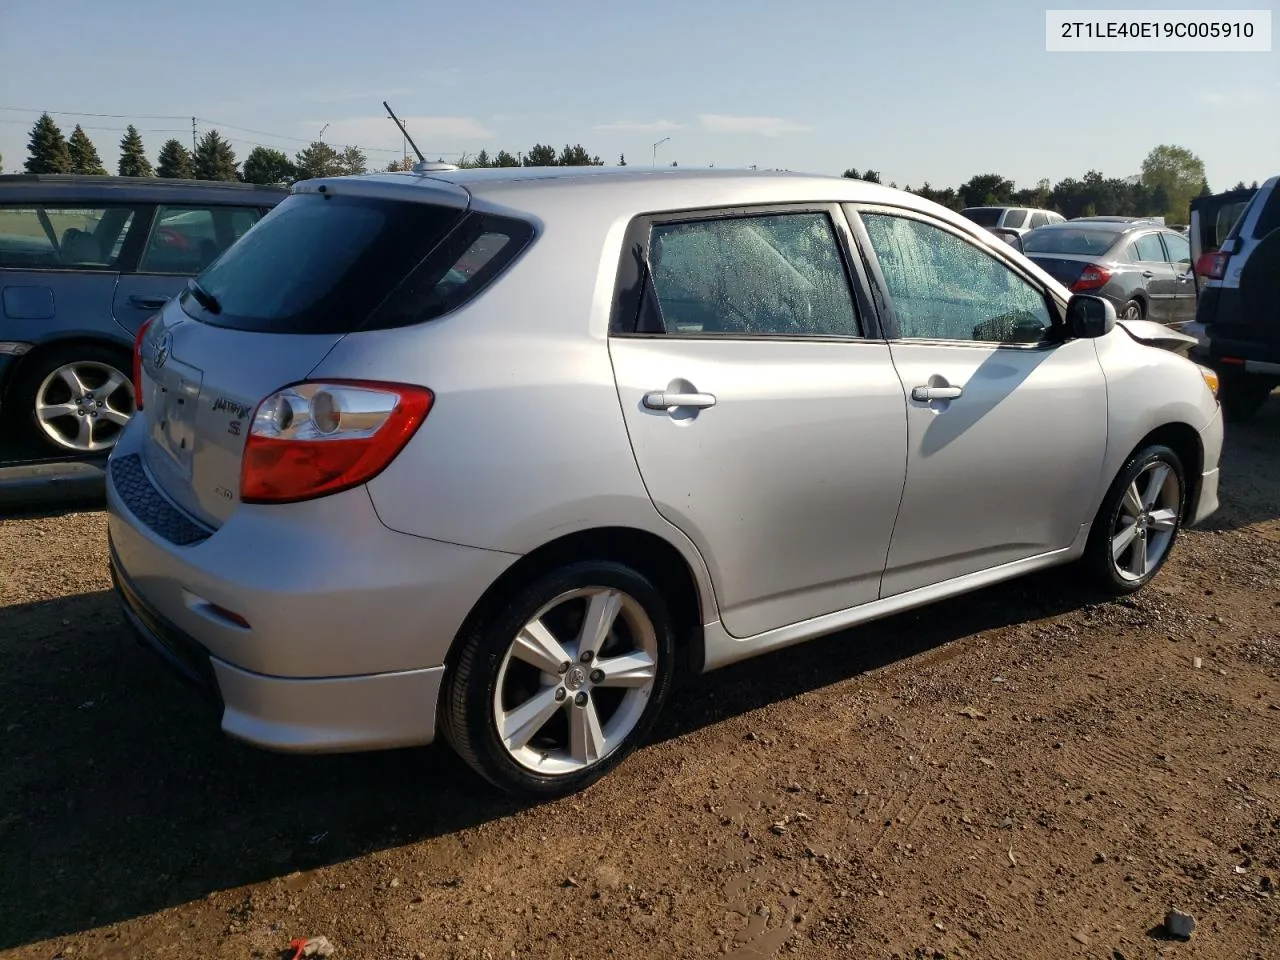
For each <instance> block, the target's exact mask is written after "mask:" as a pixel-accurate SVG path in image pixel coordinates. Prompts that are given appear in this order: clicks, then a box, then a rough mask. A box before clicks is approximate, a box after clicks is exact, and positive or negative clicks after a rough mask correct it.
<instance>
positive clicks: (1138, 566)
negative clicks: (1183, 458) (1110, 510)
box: [1111, 460, 1182, 583]
mask: <svg viewBox="0 0 1280 960" xmlns="http://www.w3.org/2000/svg"><path fill="white" fill-rule="evenodd" d="M1181 508H1182V485H1181V483H1179V481H1178V475H1177V473H1176V472H1175V471H1174V469H1173V467H1171V466H1170V465H1169V464H1167V463H1165V462H1164V461H1163V460H1153V461H1152V462H1151V463H1149V464H1147V465H1146V466H1145V467H1143V468H1142V470H1141V472H1139V473H1138V475H1137V476H1136V477H1134V478H1133V481H1132V482H1131V483H1130V484H1129V486H1128V487H1127V488H1126V490H1125V492H1124V497H1123V498H1122V499H1121V501H1120V510H1119V512H1118V513H1117V515H1116V520H1115V524H1114V526H1113V527H1112V531H1111V560H1112V563H1113V564H1114V565H1115V570H1116V573H1117V574H1119V576H1120V578H1121V579H1123V580H1126V581H1128V582H1131V583H1132V582H1134V581H1137V580H1142V579H1144V578H1146V577H1147V576H1148V575H1149V574H1150V573H1151V571H1153V570H1154V569H1155V568H1156V567H1158V566H1159V565H1160V563H1161V562H1162V561H1163V560H1164V557H1165V554H1166V553H1168V551H1169V546H1170V544H1171V543H1172V542H1173V537H1174V534H1175V533H1176V532H1177V529H1178V515H1179V511H1180V510H1181Z"/></svg>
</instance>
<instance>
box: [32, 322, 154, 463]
mask: <svg viewBox="0 0 1280 960" xmlns="http://www.w3.org/2000/svg"><path fill="white" fill-rule="evenodd" d="M129 364H130V361H129V356H128V354H126V353H123V352H121V351H118V350H113V349H112V348H110V347H106V346H99V345H96V344H81V345H79V346H70V347H64V348H59V349H54V350H51V351H49V352H48V353H45V354H42V355H40V356H37V357H33V358H29V359H28V360H27V362H26V363H25V364H24V365H23V367H22V369H21V370H19V371H18V379H17V381H16V382H15V383H14V386H13V390H12V391H11V393H10V395H9V399H8V403H10V404H13V406H14V407H16V408H17V409H18V410H19V411H22V413H21V416H23V418H24V419H25V420H26V421H27V424H26V425H27V427H28V433H29V434H30V435H31V436H32V437H33V438H35V439H36V440H39V441H41V442H42V443H43V444H44V445H45V446H46V447H47V448H49V449H50V450H52V451H55V452H58V453H78V454H103V453H106V452H108V451H109V450H110V449H111V448H112V447H113V446H115V442H116V439H117V438H118V437H119V436H120V431H121V430H123V429H124V425H125V424H126V423H128V422H129V418H130V417H131V416H133V412H134V399H133V382H132V381H131V380H130V377H129V374H128V372H127V371H128V370H129Z"/></svg>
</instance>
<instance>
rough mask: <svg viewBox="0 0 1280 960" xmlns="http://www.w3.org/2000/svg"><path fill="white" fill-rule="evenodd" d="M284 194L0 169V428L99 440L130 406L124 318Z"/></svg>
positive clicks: (62, 446) (170, 291) (95, 444)
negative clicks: (2, 171) (14, 173)
mask: <svg viewBox="0 0 1280 960" xmlns="http://www.w3.org/2000/svg"><path fill="white" fill-rule="evenodd" d="M286 196H288V191H287V190H285V189H282V188H277V187H260V186H255V185H252V184H242V183H220V182H213V181H207V180H161V179H139V178H133V177H77V176H0V417H2V419H3V426H0V437H12V436H13V435H14V434H15V433H17V434H22V433H25V434H26V435H27V436H28V437H30V438H32V439H35V440H36V441H38V442H40V443H41V444H43V445H44V446H45V447H46V448H47V449H49V450H50V451H51V452H58V453H64V454H68V453H70V454H95V453H102V452H105V451H107V450H109V449H110V448H111V447H112V445H113V444H114V443H115V439H116V437H117V436H118V435H119V432H120V429H121V427H123V426H124V424H125V423H126V422H127V420H128V419H129V417H130V416H131V415H132V414H133V410H134V402H133V385H132V378H131V373H132V360H131V352H132V346H133V337H134V335H135V334H136V333H137V331H138V328H139V327H140V326H141V325H142V323H143V321H145V320H146V319H147V318H148V317H149V316H151V315H152V314H154V313H155V312H156V311H157V310H159V309H160V307H161V306H162V305H163V304H164V302H165V301H166V300H167V299H168V298H170V297H172V296H174V295H175V294H177V293H178V292H180V291H181V290H182V288H183V286H184V285H185V283H186V280H187V278H188V277H192V276H195V275H196V274H197V273H199V272H200V271H201V270H203V269H204V268H205V267H206V266H208V265H209V264H210V263H211V262H213V261H214V260H215V259H216V258H217V257H218V256H219V255H221V253H222V251H224V250H225V249H227V248H228V247H229V246H231V244H232V243H234V242H235V241H236V240H238V239H239V238H240V237H241V236H243V235H244V233H245V232H246V231H248V229H249V228H250V227H252V226H253V225H254V224H255V223H257V221H258V220H259V219H260V218H261V217H262V215H263V214H264V213H266V212H267V211H268V210H269V209H270V208H271V207H273V206H275V205H276V204H277V203H278V202H280V201H281V200H282V199H284V198H285V197H286ZM9 445H10V444H9V442H3V441H0V446H4V447H8V446H9Z"/></svg>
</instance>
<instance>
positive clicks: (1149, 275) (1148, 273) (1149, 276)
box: [1142, 270, 1155, 280]
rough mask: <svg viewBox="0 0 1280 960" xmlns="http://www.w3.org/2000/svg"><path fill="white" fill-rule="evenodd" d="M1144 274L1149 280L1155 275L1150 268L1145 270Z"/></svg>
mask: <svg viewBox="0 0 1280 960" xmlns="http://www.w3.org/2000/svg"><path fill="white" fill-rule="evenodd" d="M1142 275H1143V276H1144V277H1146V278H1147V279H1148V280H1150V279H1151V278H1152V277H1154V276H1155V274H1154V273H1152V272H1151V271H1150V270H1143V271H1142Z"/></svg>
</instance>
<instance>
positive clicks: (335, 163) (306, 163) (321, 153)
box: [293, 140, 412, 180]
mask: <svg viewBox="0 0 1280 960" xmlns="http://www.w3.org/2000/svg"><path fill="white" fill-rule="evenodd" d="M293 162H294V163H295V164H296V165H297V167H298V179H299V180H314V179H316V178H317V177H337V176H341V175H342V160H341V158H340V157H339V156H338V151H337V150H335V149H333V147H331V146H329V145H328V144H327V143H325V142H323V141H322V140H313V141H312V142H311V146H309V147H307V149H305V150H300V151H298V155H297V156H296V157H295V158H294V161H293ZM410 166H412V164H410Z"/></svg>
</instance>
